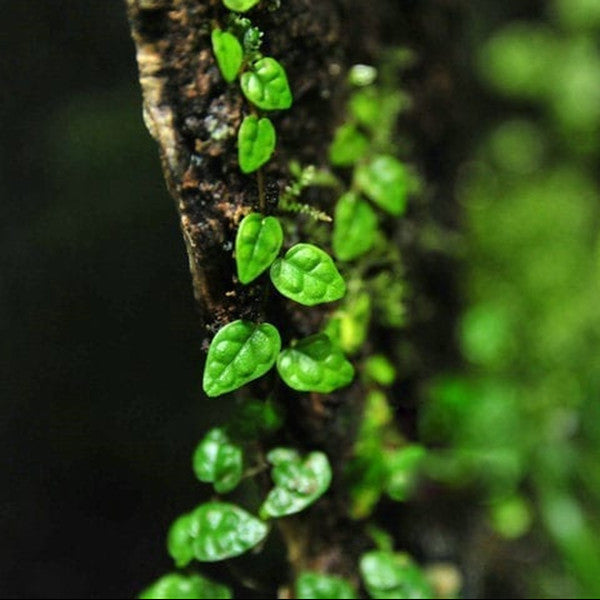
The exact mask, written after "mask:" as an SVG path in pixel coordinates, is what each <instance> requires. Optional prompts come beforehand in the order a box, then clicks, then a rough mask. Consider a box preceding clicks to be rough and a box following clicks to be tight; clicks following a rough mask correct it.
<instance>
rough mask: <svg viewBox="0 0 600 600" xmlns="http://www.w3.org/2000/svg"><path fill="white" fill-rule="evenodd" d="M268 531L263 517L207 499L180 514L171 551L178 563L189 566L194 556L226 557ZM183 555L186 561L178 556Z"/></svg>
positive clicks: (206, 559) (243, 549) (211, 559)
mask: <svg viewBox="0 0 600 600" xmlns="http://www.w3.org/2000/svg"><path fill="white" fill-rule="evenodd" d="M175 530H176V531H177V533H176V534H174V533H173V532H174V531H175ZM267 532H268V528H267V526H266V525H265V524H264V523H263V522H262V521H260V520H259V519H257V518H256V517H254V516H253V515H251V514H250V513H248V512H246V511H245V510H243V509H241V508H240V507H239V506H236V505H235V504H229V503H227V502H207V503H205V504H201V505H200V506H198V507H197V508H196V509H194V510H193V511H192V512H191V513H188V514H186V515H183V516H181V517H179V518H178V519H177V520H176V521H175V523H174V524H173V525H172V526H171V530H170V531H169V553H170V554H171V556H172V557H173V558H174V559H175V562H176V564H177V566H178V567H183V566H185V565H186V564H187V563H189V561H190V560H191V559H192V558H195V559H196V560H199V561H201V562H215V561H219V560H225V559H226V558H231V557H233V556H239V555H240V554H243V553H244V552H246V551H247V550H250V548H252V547H254V546H256V545H257V544H259V543H260V542H261V541H262V540H263V539H264V538H265V537H266V535H267ZM175 539H176V541H177V544H176V545H175V544H174V543H173V541H174V540H175ZM174 551H175V553H174ZM181 557H185V558H186V562H183V561H182V560H178V559H180V558H181ZM188 557H189V558H188Z"/></svg>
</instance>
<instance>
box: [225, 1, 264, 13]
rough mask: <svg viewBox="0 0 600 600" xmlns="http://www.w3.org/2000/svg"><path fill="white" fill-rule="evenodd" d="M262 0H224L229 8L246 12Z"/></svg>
mask: <svg viewBox="0 0 600 600" xmlns="http://www.w3.org/2000/svg"><path fill="white" fill-rule="evenodd" d="M259 2H260V0H223V4H224V5H225V6H226V7H227V8H228V9H229V10H235V11H237V12H246V11H247V10H250V9H251V8H252V7H253V6H256V5H257V4H258V3H259Z"/></svg>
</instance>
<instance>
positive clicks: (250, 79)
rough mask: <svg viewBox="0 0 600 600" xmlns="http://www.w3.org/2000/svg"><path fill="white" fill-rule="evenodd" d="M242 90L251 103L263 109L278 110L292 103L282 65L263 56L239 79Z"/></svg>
mask: <svg viewBox="0 0 600 600" xmlns="http://www.w3.org/2000/svg"><path fill="white" fill-rule="evenodd" d="M240 83H241V86H242V91H243V92H244V95H245V96H246V98H247V99H248V100H249V101H250V102H252V104H254V105H256V106H258V108H262V109H263V110H280V109H286V108H289V107H290V106H291V105H292V92H291V90H290V86H289V83H288V79H287V75H286V72H285V69H284V68H283V66H282V65H281V64H280V63H278V62H277V61H276V60H275V59H274V58H271V57H268V56H267V57H265V58H261V59H260V60H257V61H256V62H255V63H254V65H252V70H251V71H246V72H245V73H243V74H242V77H241V79H240Z"/></svg>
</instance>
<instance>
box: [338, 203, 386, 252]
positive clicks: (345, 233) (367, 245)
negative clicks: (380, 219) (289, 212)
mask: <svg viewBox="0 0 600 600" xmlns="http://www.w3.org/2000/svg"><path fill="white" fill-rule="evenodd" d="M376 232H377V216H376V215H375V212H374V211H373V209H372V208H371V207H370V206H369V203H368V202H365V201H364V200H363V199H362V198H361V197H360V196H359V195H358V194H356V193H354V192H347V193H345V194H344V195H343V196H341V197H340V199H339V200H338V202H337V205H336V207H335V216H334V219H333V240H332V242H333V252H334V254H335V255H336V256H337V258H339V259H340V260H354V259H355V258H358V257H359V256H361V255H363V254H364V253H365V252H368V251H369V250H370V249H371V246H373V243H374V242H375V235H376Z"/></svg>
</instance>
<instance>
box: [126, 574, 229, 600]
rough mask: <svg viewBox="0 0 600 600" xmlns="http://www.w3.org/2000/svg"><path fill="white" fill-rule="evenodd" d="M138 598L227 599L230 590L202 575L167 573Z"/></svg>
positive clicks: (142, 599)
mask: <svg viewBox="0 0 600 600" xmlns="http://www.w3.org/2000/svg"><path fill="white" fill-rule="evenodd" d="M138 597H139V598H140V600H205V599H206V600H208V599H209V598H214V599H215V600H229V599H230V598H233V596H232V594H231V590H230V589H229V588H228V587H227V586H224V585H221V584H220V583H216V582H215V581H212V580H210V579H208V578H207V577H203V576H202V575H197V574H193V575H183V574H181V573H169V574H168V575H164V576H163V577H161V578H160V579H158V580H157V581H155V582H154V583H153V584H152V585H150V586H148V587H147V588H146V589H145V590H144V591H143V592H142V593H141V594H140V595H139V596H138Z"/></svg>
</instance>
